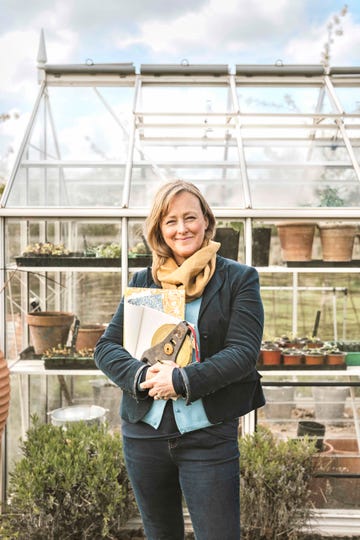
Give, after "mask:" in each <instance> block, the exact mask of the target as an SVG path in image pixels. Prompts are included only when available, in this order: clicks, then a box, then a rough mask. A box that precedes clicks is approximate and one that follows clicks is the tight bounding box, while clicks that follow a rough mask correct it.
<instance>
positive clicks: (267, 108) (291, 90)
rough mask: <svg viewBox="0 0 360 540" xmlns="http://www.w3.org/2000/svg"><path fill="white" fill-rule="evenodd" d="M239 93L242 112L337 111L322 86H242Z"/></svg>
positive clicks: (295, 112)
mask: <svg viewBox="0 0 360 540" xmlns="http://www.w3.org/2000/svg"><path fill="white" fill-rule="evenodd" d="M237 95H238V100H239V104H240V111H241V112H242V113H269V114H270V113H274V114H276V115H282V114H289V113H290V114H299V113H300V114H312V113H319V112H322V113H325V114H326V113H332V112H335V111H334V110H333V108H332V106H331V104H330V101H329V99H328V96H327V94H326V93H325V92H324V90H323V89H322V87H321V86H290V85H289V86H282V85H276V86H272V85H268V84H266V85H264V86H241V85H238V87H237Z"/></svg>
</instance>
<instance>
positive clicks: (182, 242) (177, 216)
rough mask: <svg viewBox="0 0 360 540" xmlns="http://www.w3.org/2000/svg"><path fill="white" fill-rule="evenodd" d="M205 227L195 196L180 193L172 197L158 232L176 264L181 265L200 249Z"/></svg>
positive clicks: (183, 192) (204, 219) (205, 222)
mask: <svg viewBox="0 0 360 540" xmlns="http://www.w3.org/2000/svg"><path fill="white" fill-rule="evenodd" d="M207 227H208V220H207V219H206V218H205V217H204V214H203V213H202V210H201V206H200V201H199V199H198V198H197V197H196V195H193V194H192V193H189V192H187V191H181V192H180V193H178V194H177V195H175V196H174V197H173V199H172V200H171V203H170V205H169V210H168V213H167V214H166V215H165V216H164V217H163V219H162V222H161V225H160V230H161V234H162V236H163V239H164V241H165V243H166V244H167V245H168V246H169V248H170V249H171V251H172V253H173V257H174V259H175V261H176V262H177V264H182V263H183V262H184V260H185V259H187V258H188V257H190V256H191V255H193V254H194V253H195V251H197V250H198V249H200V248H201V246H202V244H203V241H204V236H205V231H206V229H207Z"/></svg>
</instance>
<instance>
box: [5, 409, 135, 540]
mask: <svg viewBox="0 0 360 540" xmlns="http://www.w3.org/2000/svg"><path fill="white" fill-rule="evenodd" d="M21 449H22V452H23V457H22V458H21V459H20V460H19V462H18V463H16V465H15V467H14V470H13V472H12V473H11V475H10V482H9V502H8V505H7V507H6V509H5V512H4V513H3V514H2V515H1V516H0V537H1V538H3V539H14V538H19V539H24V538H26V539H37V540H41V539H43V540H45V539H46V540H55V539H56V540H59V539H61V540H65V539H69V540H70V539H76V540H84V539H89V540H90V539H91V540H94V539H95V538H96V539H100V538H106V539H115V538H119V531H120V529H121V527H123V525H124V524H125V523H126V522H127V521H128V519H129V518H130V517H131V516H132V515H134V513H135V503H134V498H133V495H132V492H131V489H130V485H129V481H128V477H127V473H126V470H125V464H124V460H123V454H122V445H121V439H120V435H119V434H114V435H112V434H110V433H109V432H108V431H107V428H106V425H101V426H98V425H89V424H86V423H84V422H76V423H75V424H74V425H69V426H67V427H66V429H64V428H63V427H58V426H53V425H51V424H41V423H40V422H39V420H38V419H37V418H33V423H32V427H31V428H30V429H29V431H28V433H27V440H26V441H23V442H22V445H21Z"/></svg>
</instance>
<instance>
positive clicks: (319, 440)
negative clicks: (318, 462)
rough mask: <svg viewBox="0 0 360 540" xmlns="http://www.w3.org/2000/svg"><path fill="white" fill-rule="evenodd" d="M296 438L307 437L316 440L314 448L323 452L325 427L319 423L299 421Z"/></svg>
mask: <svg viewBox="0 0 360 540" xmlns="http://www.w3.org/2000/svg"><path fill="white" fill-rule="evenodd" d="M297 435H298V437H304V436H306V435H307V436H308V437H310V438H313V439H316V445H315V446H316V448H317V450H318V451H319V452H322V450H323V444H324V436H325V426H324V424H320V423H319V422H313V421H311V420H300V422H299V424H298V429H297Z"/></svg>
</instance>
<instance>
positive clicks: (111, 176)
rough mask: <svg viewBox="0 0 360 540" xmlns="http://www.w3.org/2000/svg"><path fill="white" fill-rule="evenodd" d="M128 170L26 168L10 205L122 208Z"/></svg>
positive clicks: (9, 202) (119, 168)
mask: <svg viewBox="0 0 360 540" xmlns="http://www.w3.org/2000/svg"><path fill="white" fill-rule="evenodd" d="M124 171H125V167H124V166H122V167H100V166H99V167H77V168H71V167H66V166H64V164H63V165H62V166H60V165H59V166H56V167H55V166H52V167H51V166H43V167H35V166H33V167H30V166H25V165H24V166H23V167H22V168H21V169H20V171H19V173H18V175H17V177H16V181H15V182H14V185H13V189H12V191H11V193H10V196H9V201H8V206H30V207H31V206H33V207H42V206H49V207H56V206H61V207H73V206H80V207H81V206H92V207H97V206H111V207H113V206H121V202H122V192H123V187H124Z"/></svg>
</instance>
